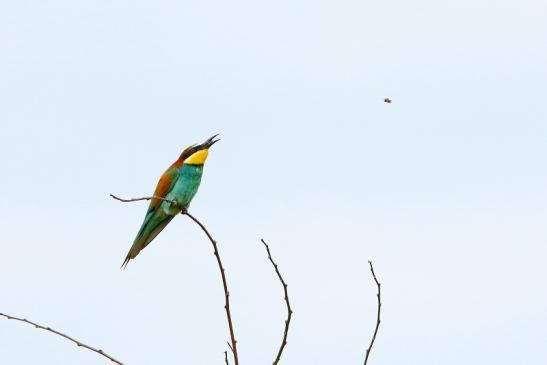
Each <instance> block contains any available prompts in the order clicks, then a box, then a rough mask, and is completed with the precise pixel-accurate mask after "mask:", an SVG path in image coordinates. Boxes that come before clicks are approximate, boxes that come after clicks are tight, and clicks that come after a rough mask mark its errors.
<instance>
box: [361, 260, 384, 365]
mask: <svg viewBox="0 0 547 365" xmlns="http://www.w3.org/2000/svg"><path fill="white" fill-rule="evenodd" d="M368 264H369V265H370V272H371V273H372V277H373V278H374V281H375V282H376V286H377V287H378V293H377V294H376V297H377V298H378V312H377V314H376V328H374V334H373V335H372V339H371V340H370V345H369V346H368V349H367V354H366V356H365V363H364V365H367V361H368V355H370V350H371V349H372V345H374V340H376V334H377V333H378V328H379V327H380V310H381V308H382V301H381V298H380V294H381V284H380V283H379V282H378V279H377V278H376V274H375V273H374V268H373V267H372V261H369V262H368Z"/></svg>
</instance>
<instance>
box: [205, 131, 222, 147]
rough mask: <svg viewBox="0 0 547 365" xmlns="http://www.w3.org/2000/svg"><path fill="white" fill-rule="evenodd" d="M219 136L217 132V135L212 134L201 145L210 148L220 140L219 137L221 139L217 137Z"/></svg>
mask: <svg viewBox="0 0 547 365" xmlns="http://www.w3.org/2000/svg"><path fill="white" fill-rule="evenodd" d="M217 136H218V134H215V135H214V136H212V137H211V138H209V139H207V140H206V141H205V142H203V143H202V144H201V147H202V148H209V147H211V146H212V145H214V144H215V143H217V142H218V141H220V138H219V139H215V138H216V137H217Z"/></svg>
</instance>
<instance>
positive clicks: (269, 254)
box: [260, 239, 293, 365]
mask: <svg viewBox="0 0 547 365" xmlns="http://www.w3.org/2000/svg"><path fill="white" fill-rule="evenodd" d="M260 241H262V243H263V244H264V246H265V247H266V251H267V252H268V259H269V260H270V262H271V263H272V265H273V267H274V269H275V272H276V274H277V277H278V278H279V281H281V284H282V285H283V291H284V292H285V303H286V304H287V319H286V320H285V332H284V333H283V340H282V341H281V346H279V351H278V352H277V356H276V358H275V360H274V362H273V365H277V364H278V363H279V359H281V354H282V353H283V350H284V349H285V346H286V345H287V336H288V334H289V325H290V323H291V318H292V314H293V311H292V309H291V303H290V302H289V292H288V290H287V283H286V282H285V280H283V276H281V272H279V269H278V267H277V264H276V263H275V261H274V260H273V259H272V254H271V253H270V247H269V246H268V244H267V243H266V242H265V241H264V240H263V239H260Z"/></svg>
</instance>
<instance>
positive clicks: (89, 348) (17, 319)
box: [0, 313, 123, 365]
mask: <svg viewBox="0 0 547 365" xmlns="http://www.w3.org/2000/svg"><path fill="white" fill-rule="evenodd" d="M0 316H2V317H5V318H7V319H12V320H14V321H19V322H24V323H28V324H30V325H32V326H34V327H36V328H39V329H42V330H45V331H48V332H51V333H54V334H56V335H58V336H61V337H64V338H66V339H67V340H69V341H72V342H74V343H75V344H76V346H78V347H84V348H86V349H88V350H91V351H93V352H96V353H98V354H99V355H101V356H104V357H106V358H107V359H109V360H110V361H112V362H114V363H116V364H119V365H123V363H122V362H121V361H119V360H116V359H115V358H113V357H112V356H110V355H108V354H107V353H106V352H104V351H103V350H101V349H96V348H94V347H91V346H89V345H86V344H85V343H83V342H80V341H78V340H76V339H74V338H72V337H70V336H68V335H65V334H64V333H61V332H59V331H56V330H54V329H53V328H50V327H44V326H41V325H39V324H37V323H34V322H32V321H29V320H28V319H25V318H17V317H13V316H9V315H7V314H4V313H0Z"/></svg>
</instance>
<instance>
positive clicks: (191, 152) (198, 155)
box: [181, 134, 220, 165]
mask: <svg viewBox="0 0 547 365" xmlns="http://www.w3.org/2000/svg"><path fill="white" fill-rule="evenodd" d="M217 136H218V134H215V135H214V136H212V137H211V138H208V139H207V140H206V141H205V142H203V143H201V144H198V145H191V146H190V147H188V148H187V149H185V150H184V152H183V153H182V155H181V157H184V158H183V160H184V164H185V165H203V164H204V163H205V160H207V156H208V155H209V148H211V146H212V145H214V144H215V143H217V142H218V141H220V139H215V138H216V137H217Z"/></svg>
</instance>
